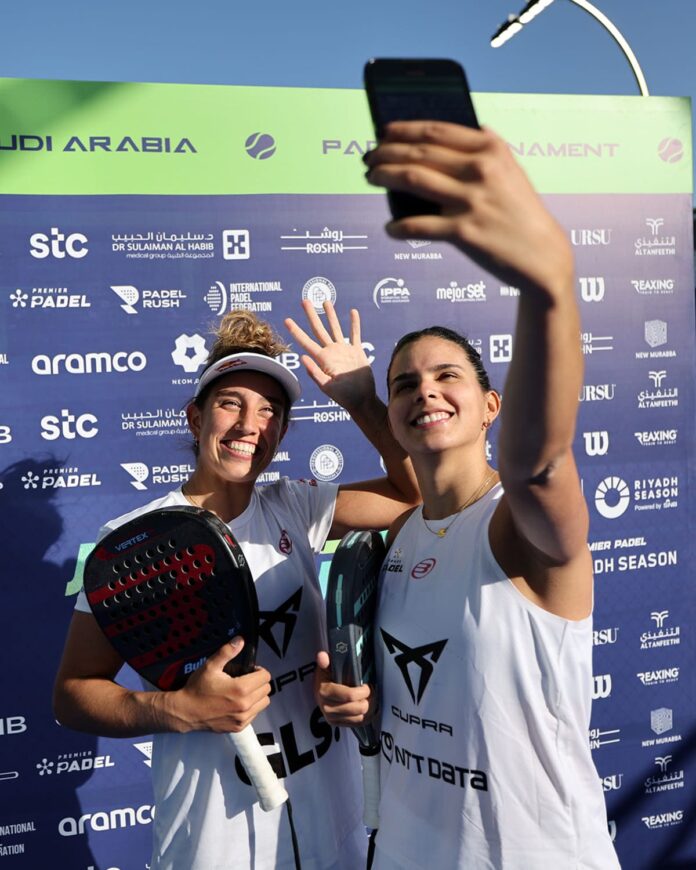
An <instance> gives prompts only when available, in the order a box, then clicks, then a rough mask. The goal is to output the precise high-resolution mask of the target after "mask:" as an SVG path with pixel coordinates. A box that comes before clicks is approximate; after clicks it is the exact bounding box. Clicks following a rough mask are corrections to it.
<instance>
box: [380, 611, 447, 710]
mask: <svg viewBox="0 0 696 870" xmlns="http://www.w3.org/2000/svg"><path fill="white" fill-rule="evenodd" d="M380 632H381V635H382V640H383V641H384V645H385V646H386V648H387V651H388V652H389V654H390V655H391V656H392V658H393V659H394V664H395V665H396V666H397V667H398V668H399V670H400V671H401V676H402V677H403V678H404V683H406V688H407V689H408V692H409V695H410V696H411V698H412V699H413V703H414V704H420V702H421V698H422V697H423V693H424V692H425V690H426V688H427V686H428V683H429V682H430V678H431V677H432V675H433V671H434V670H435V668H434V667H433V666H434V664H435V663H436V662H437V661H438V659H439V658H440V656H441V655H442V651H443V649H444V648H445V646H446V644H447V639H446V638H445V640H437V641H435V642H434V643H426V644H423V645H422V646H417V647H413V648H411V647H409V646H406V644H405V643H403V642H402V641H400V640H397V639H396V638H395V637H392V635H391V634H388V633H387V632H386V631H385V630H384V629H383V628H382V629H380ZM414 677H415V678H416V686H414V680H413V678H414Z"/></svg>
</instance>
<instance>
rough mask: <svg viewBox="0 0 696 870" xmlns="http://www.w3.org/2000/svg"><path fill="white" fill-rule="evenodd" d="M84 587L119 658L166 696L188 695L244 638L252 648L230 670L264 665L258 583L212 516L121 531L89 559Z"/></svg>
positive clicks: (161, 515)
mask: <svg viewBox="0 0 696 870" xmlns="http://www.w3.org/2000/svg"><path fill="white" fill-rule="evenodd" d="M84 585H85V593H86V595H87V600H88V601H89V604H90V607H91V608H92V613H93V614H94V617H95V619H96V620H97V622H98V623H99V625H100V627H101V628H102V630H103V631H104V633H105V634H106V636H107V637H108V638H109V640H110V641H111V643H112V644H113V646H114V648H115V649H116V650H117V652H118V653H119V655H120V656H121V657H122V658H123V659H124V661H126V662H127V663H128V664H129V665H130V666H131V667H132V668H133V669H134V670H135V671H137V672H138V673H139V674H140V675H141V676H142V677H144V678H145V679H146V680H148V681H149V682H150V683H153V684H154V685H156V686H157V687H158V688H160V689H176V688H179V687H180V686H181V685H183V683H184V682H185V681H186V679H187V677H188V676H189V674H191V673H193V671H194V670H196V668H197V667H199V666H200V665H201V664H203V662H204V661H205V659H206V658H207V657H208V656H209V655H211V653H213V652H214V651H215V650H217V649H218V648H219V647H220V646H222V644H224V643H226V642H227V641H228V640H230V639H231V638H232V637H234V636H236V635H238V634H241V635H242V636H243V637H244V640H245V644H244V648H243V650H242V652H241V653H240V654H239V655H238V656H237V658H236V659H235V660H234V662H233V663H230V666H229V667H228V668H226V670H227V671H228V672H230V673H233V674H236V673H245V672H247V671H248V670H250V669H251V668H252V667H253V665H254V661H255V658H256V643H257V631H258V603H257V600H256V591H255V589H254V584H253V579H252V577H251V573H250V571H249V568H248V567H247V564H246V559H245V558H244V555H243V553H242V551H241V549H240V547H239V545H238V544H237V542H236V541H235V540H234V538H233V536H232V535H231V534H230V532H229V530H228V529H227V527H226V526H225V525H224V524H223V523H221V522H220V520H218V519H217V517H215V516H214V515H213V514H211V513H209V512H208V511H203V510H201V509H199V508H194V507H191V508H187V507H181V508H170V509H164V510H159V511H152V512H150V513H147V514H142V515H141V516H139V517H136V518H135V519H134V520H131V521H130V522H128V523H126V524H125V525H123V526H120V527H119V528H118V529H116V531H114V532H111V533H110V534H109V535H107V536H106V537H105V538H104V539H103V540H102V541H100V542H99V544H98V545H97V547H96V548H95V549H94V551H93V552H92V553H91V554H90V556H89V557H88V559H87V562H86V564H85V574H84Z"/></svg>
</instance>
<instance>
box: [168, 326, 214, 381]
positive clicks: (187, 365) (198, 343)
mask: <svg viewBox="0 0 696 870" xmlns="http://www.w3.org/2000/svg"><path fill="white" fill-rule="evenodd" d="M207 359H208V348H207V347H206V346H205V339H204V338H203V336H202V335H198V333H197V332H196V333H194V334H193V335H187V334H186V333H185V332H182V333H181V335H178V336H177V337H176V340H175V341H174V350H173V351H172V361H173V362H174V363H175V364H176V365H178V366H181V368H182V369H183V370H184V371H185V372H188V373H189V374H193V372H197V371H198V369H199V368H200V367H201V366H202V365H203V363H204V362H205V361H206V360H207Z"/></svg>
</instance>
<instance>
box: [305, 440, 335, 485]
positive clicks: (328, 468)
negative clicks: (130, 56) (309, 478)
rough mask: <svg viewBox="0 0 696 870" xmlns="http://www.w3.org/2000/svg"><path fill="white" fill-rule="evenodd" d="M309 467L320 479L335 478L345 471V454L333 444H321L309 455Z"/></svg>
mask: <svg viewBox="0 0 696 870" xmlns="http://www.w3.org/2000/svg"><path fill="white" fill-rule="evenodd" d="M309 467H310V470H311V472H312V474H313V475H314V477H316V478H317V479H318V480H323V481H328V480H335V479H336V478H337V477H338V475H339V474H340V473H341V472H342V471H343V454H342V453H341V451H340V450H339V449H338V447H334V445H333V444H321V445H320V446H319V447H317V448H316V450H314V451H313V453H312V455H311V456H310V457H309Z"/></svg>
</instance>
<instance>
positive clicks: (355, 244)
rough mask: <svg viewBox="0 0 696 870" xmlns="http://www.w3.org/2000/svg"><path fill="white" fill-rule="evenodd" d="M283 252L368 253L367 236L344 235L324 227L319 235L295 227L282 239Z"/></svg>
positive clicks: (341, 232)
mask: <svg viewBox="0 0 696 870" xmlns="http://www.w3.org/2000/svg"><path fill="white" fill-rule="evenodd" d="M280 240H281V245H280V250H281V251H301V252H302V253H305V254H343V253H344V252H345V251H366V250H367V245H366V244H364V242H365V241H366V240H367V235H365V234H355V233H350V234H349V233H344V232H343V230H340V229H331V228H330V227H324V228H323V229H322V230H321V232H319V233H310V231H309V230H305V232H301V231H299V230H298V229H297V228H295V227H293V229H292V232H291V233H288V234H287V235H282V236H281V237H280Z"/></svg>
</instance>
